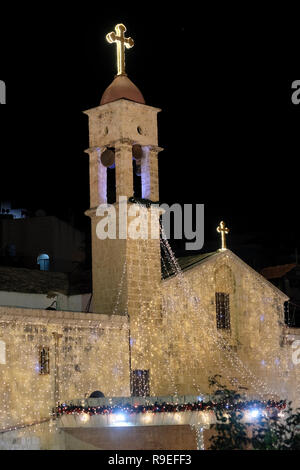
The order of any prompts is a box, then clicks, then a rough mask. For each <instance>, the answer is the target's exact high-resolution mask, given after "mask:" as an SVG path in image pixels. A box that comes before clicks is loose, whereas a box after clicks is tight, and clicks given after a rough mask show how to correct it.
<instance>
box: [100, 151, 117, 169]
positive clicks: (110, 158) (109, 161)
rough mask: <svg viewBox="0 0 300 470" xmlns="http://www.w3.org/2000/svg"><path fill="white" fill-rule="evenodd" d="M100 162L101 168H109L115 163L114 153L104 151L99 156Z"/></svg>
mask: <svg viewBox="0 0 300 470" xmlns="http://www.w3.org/2000/svg"><path fill="white" fill-rule="evenodd" d="M100 160H101V163H102V165H103V166H105V167H106V168H111V167H112V166H113V165H114V163H115V152H114V151H113V150H111V149H106V150H104V152H103V153H102V154H101V157H100Z"/></svg>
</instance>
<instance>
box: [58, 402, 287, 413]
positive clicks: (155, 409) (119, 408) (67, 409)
mask: <svg viewBox="0 0 300 470" xmlns="http://www.w3.org/2000/svg"><path fill="white" fill-rule="evenodd" d="M251 408H252V409H253V408H256V409H260V410H262V409H265V410H266V411H271V410H273V411H280V410H282V409H284V408H286V402H285V401H280V402H275V401H272V400H269V401H267V402H261V401H247V402H238V403H235V404H232V403H228V402H222V403H214V402H211V401H209V402H207V403H203V402H200V401H199V402H197V403H186V404H182V405H180V404H174V403H161V404H159V403H154V405H131V404H129V403H128V404H127V405H116V406H107V405H104V406H78V405H73V404H72V403H70V404H69V405H67V404H65V403H63V404H61V405H58V406H57V408H56V409H55V414H56V416H61V415H64V414H67V415H68V414H81V413H87V414H89V415H90V416H92V415H105V414H112V413H120V412H123V413H128V414H138V413H146V412H149V411H150V412H152V413H174V412H182V411H217V410H224V411H226V412H228V411H247V410H249V409H251Z"/></svg>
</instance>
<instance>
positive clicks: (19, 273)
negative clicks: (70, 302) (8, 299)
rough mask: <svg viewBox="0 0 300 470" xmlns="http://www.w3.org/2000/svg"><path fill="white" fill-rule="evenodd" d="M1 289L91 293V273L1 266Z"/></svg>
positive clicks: (32, 292)
mask: <svg viewBox="0 0 300 470" xmlns="http://www.w3.org/2000/svg"><path fill="white" fill-rule="evenodd" d="M0 291H4V292H23V293H28V294H48V293H49V292H60V293H62V294H65V295H78V294H85V293H90V292H91V291H92V286H91V273H90V272H89V271H82V272H81V271H77V272H72V273H58V272H51V271H39V270H38V269H25V268H14V267H8V266H1V267H0Z"/></svg>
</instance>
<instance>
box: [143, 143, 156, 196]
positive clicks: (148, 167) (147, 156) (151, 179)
mask: <svg viewBox="0 0 300 470" xmlns="http://www.w3.org/2000/svg"><path fill="white" fill-rule="evenodd" d="M143 152H144V158H143V159H142V164H141V169H142V197H143V198H144V199H150V200H151V201H158V200H159V189H158V152H159V150H157V149H156V148H153V147H150V148H149V147H144V149H143Z"/></svg>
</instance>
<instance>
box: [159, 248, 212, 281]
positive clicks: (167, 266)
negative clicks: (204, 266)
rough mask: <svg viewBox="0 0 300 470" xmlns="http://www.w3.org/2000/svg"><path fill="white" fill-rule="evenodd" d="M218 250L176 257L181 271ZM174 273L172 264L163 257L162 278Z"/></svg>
mask: <svg viewBox="0 0 300 470" xmlns="http://www.w3.org/2000/svg"><path fill="white" fill-rule="evenodd" d="M217 253H218V251H213V252H211V253H200V254H196V255H190V256H181V257H179V258H178V259H177V261H178V264H179V267H180V269H181V270H182V271H185V270H186V269H189V268H191V267H193V266H195V265H197V264H199V263H201V262H202V261H204V260H205V259H207V258H210V257H211V256H213V255H215V254H217ZM175 273H176V269H175V268H174V266H172V265H171V263H170V261H169V260H168V259H164V260H163V263H162V277H163V279H167V278H168V277H170V276H173V275H174V274H175Z"/></svg>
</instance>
